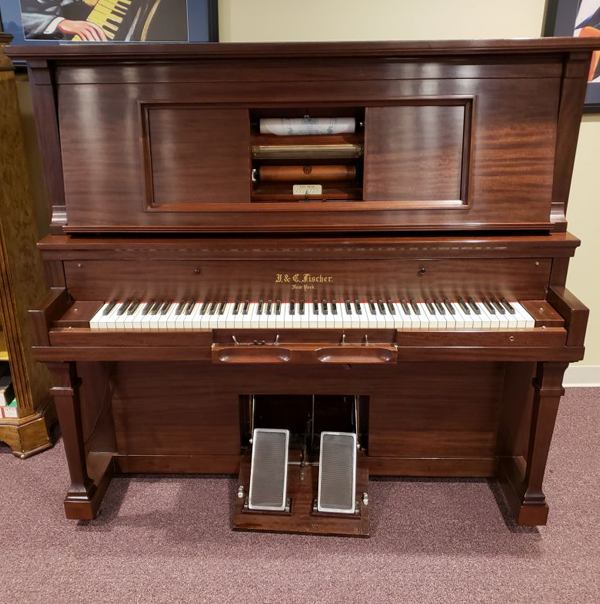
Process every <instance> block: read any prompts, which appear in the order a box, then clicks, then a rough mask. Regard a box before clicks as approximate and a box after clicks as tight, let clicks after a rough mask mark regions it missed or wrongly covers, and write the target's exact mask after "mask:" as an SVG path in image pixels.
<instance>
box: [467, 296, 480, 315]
mask: <svg viewBox="0 0 600 604" xmlns="http://www.w3.org/2000/svg"><path fill="white" fill-rule="evenodd" d="M467 304H468V305H469V306H470V307H471V309H472V310H473V312H474V313H475V314H476V315H480V314H481V309H480V308H479V307H478V306H477V304H475V301H474V300H473V298H467Z"/></svg>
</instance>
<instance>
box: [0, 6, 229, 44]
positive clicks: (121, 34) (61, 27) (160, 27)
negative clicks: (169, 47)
mask: <svg viewBox="0 0 600 604" xmlns="http://www.w3.org/2000/svg"><path fill="white" fill-rule="evenodd" d="M0 14H1V15H2V26H3V29H4V31H6V32H7V33H10V34H12V35H13V38H14V42H13V43H15V44H28V43H29V44H31V43H38V44H39V43H40V42H43V43H45V44H47V43H82V42H83V43H111V42H148V43H150V42H216V41H218V24H217V0H0Z"/></svg>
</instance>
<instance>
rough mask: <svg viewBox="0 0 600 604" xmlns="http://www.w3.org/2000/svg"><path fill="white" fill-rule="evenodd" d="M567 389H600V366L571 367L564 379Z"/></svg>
mask: <svg viewBox="0 0 600 604" xmlns="http://www.w3.org/2000/svg"><path fill="white" fill-rule="evenodd" d="M563 386H565V388H573V387H577V386H579V387H582V388H583V387H586V388H590V387H592V386H598V387H600V365H571V366H570V367H569V368H568V369H567V371H566V373H565V377H564V379H563Z"/></svg>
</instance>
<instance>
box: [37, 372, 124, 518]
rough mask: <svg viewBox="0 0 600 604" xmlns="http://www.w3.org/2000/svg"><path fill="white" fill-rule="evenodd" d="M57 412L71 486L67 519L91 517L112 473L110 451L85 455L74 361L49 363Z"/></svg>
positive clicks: (66, 499) (79, 384) (66, 509)
mask: <svg viewBox="0 0 600 604" xmlns="http://www.w3.org/2000/svg"><path fill="white" fill-rule="evenodd" d="M48 368H49V369H50V373H51V374H52V382H53V387H52V389H51V390H50V393H51V394H52V395H53V396H54V401H55V404H56V411H57V413H58V419H59V422H60V428H61V432H62V437H63V441H64V445H65V452H66V454H67V463H68V465H69V474H70V476H71V486H70V488H69V490H68V491H67V496H66V498H65V512H66V516H67V518H69V519H73V520H93V519H94V518H95V517H96V515H97V513H98V508H99V507H100V503H101V501H102V498H103V497H104V493H106V489H107V488H108V485H109V483H110V480H111V478H112V475H113V459H112V458H113V453H110V452H108V453H104V452H102V453H94V452H91V453H89V454H88V455H86V448H85V445H86V443H85V440H84V436H83V428H82V421H81V400H80V396H79V390H80V387H81V379H80V378H79V376H78V375H77V366H76V364H75V363H73V362H61V363H48Z"/></svg>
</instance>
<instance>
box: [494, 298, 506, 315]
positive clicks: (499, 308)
mask: <svg viewBox="0 0 600 604" xmlns="http://www.w3.org/2000/svg"><path fill="white" fill-rule="evenodd" d="M491 302H492V304H493V305H494V308H495V309H496V310H497V311H498V312H499V313H500V314H501V315H505V314H506V310H505V309H504V306H502V304H500V302H499V301H498V300H496V299H495V298H492V300H491Z"/></svg>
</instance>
